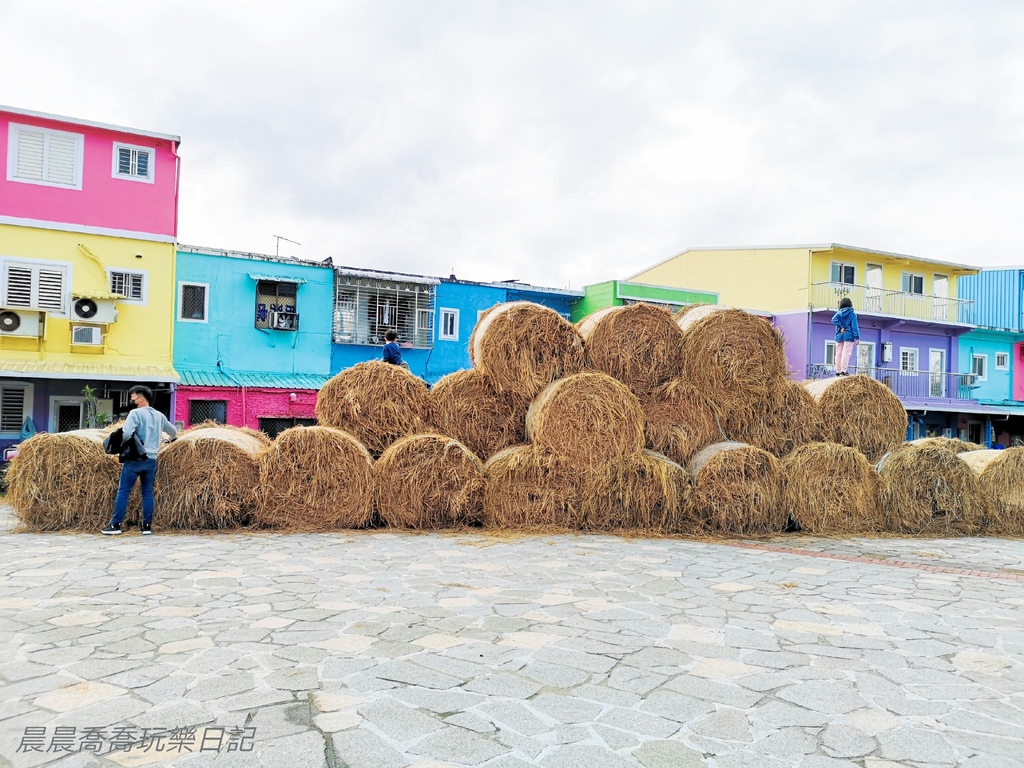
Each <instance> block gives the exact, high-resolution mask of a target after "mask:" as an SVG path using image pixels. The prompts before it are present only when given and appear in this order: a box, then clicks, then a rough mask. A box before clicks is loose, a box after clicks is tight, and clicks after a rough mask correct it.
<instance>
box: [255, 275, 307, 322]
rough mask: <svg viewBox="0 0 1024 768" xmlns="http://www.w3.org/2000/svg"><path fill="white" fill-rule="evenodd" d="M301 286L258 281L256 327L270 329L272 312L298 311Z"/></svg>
mask: <svg viewBox="0 0 1024 768" xmlns="http://www.w3.org/2000/svg"><path fill="white" fill-rule="evenodd" d="M298 289H299V286H298V285H296V284H295V283H274V282H270V281H267V280H260V281H259V282H257V283H256V327H257V328H263V329H269V328H271V327H273V326H271V324H270V321H271V318H270V313H271V312H293V313H294V312H298V311H299V310H298V293H299V290H298Z"/></svg>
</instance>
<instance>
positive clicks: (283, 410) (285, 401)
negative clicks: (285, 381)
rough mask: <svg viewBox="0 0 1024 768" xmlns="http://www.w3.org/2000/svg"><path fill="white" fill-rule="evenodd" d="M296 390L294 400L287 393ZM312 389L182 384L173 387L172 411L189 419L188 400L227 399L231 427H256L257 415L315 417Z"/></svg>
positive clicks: (180, 416) (184, 419)
mask: <svg viewBox="0 0 1024 768" xmlns="http://www.w3.org/2000/svg"><path fill="white" fill-rule="evenodd" d="M293 393H294V394H295V400H294V401H292V400H291V398H290V397H289V396H290V395H291V394H293ZM316 395H317V392H316V390H315V389H291V390H289V389H261V388H256V387H252V388H249V387H247V388H246V389H245V394H244V406H243V393H242V390H241V389H229V388H227V387H181V386H179V387H178V388H177V390H176V400H175V414H176V416H177V418H178V420H179V421H184V422H185V426H186V427H189V426H191V424H189V422H188V412H189V406H188V404H189V401H190V400H226V401H227V403H228V424H230V425H231V426H234V427H251V428H252V429H259V427H260V417H264V418H267V417H286V418H299V419H313V418H316V414H315V413H314V409H315V408H316Z"/></svg>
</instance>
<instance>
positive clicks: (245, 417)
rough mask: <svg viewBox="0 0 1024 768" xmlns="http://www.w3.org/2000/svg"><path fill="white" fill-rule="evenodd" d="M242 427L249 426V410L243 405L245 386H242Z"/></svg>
mask: <svg viewBox="0 0 1024 768" xmlns="http://www.w3.org/2000/svg"><path fill="white" fill-rule="evenodd" d="M242 426H243V427H248V426H249V408H248V407H247V406H246V404H245V385H244V384H243V385H242Z"/></svg>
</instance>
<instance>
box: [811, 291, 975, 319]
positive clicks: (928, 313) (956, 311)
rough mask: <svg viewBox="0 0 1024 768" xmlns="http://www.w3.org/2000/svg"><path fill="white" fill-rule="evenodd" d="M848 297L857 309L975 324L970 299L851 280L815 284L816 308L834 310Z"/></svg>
mask: <svg viewBox="0 0 1024 768" xmlns="http://www.w3.org/2000/svg"><path fill="white" fill-rule="evenodd" d="M846 298H848V299H850V300H851V301H852V302H853V308H854V309H855V310H857V312H864V313H867V314H872V315H888V316H890V317H898V318H904V319H908V320H923V321H925V322H940V323H957V324H960V325H973V324H974V302H973V301H969V300H967V299H951V298H949V297H948V296H928V295H924V294H919V293H905V292H903V291H890V290H886V289H885V288H869V287H868V286H866V285H850V284H849V283H813V284H812V285H811V308H812V309H831V310H833V311H834V310H835V309H836V308H837V307H838V306H839V301H840V300H841V299H846Z"/></svg>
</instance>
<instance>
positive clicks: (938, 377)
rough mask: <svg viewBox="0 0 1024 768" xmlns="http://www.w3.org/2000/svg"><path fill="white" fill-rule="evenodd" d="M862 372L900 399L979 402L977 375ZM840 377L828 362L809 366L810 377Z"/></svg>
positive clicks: (897, 370) (883, 370) (890, 370)
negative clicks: (977, 398)
mask: <svg viewBox="0 0 1024 768" xmlns="http://www.w3.org/2000/svg"><path fill="white" fill-rule="evenodd" d="M856 372H857V373H862V374H865V375H867V376H870V377H871V378H873V379H875V380H876V381H880V382H882V384H884V385H885V386H887V387H888V388H889V389H891V390H892V391H893V393H894V394H895V395H896V396H897V397H899V398H911V399H913V398H917V399H927V398H941V399H944V400H975V399H976V398H975V396H974V391H975V389H977V379H978V377H977V376H976V375H975V374H973V373H949V372H941V373H940V372H937V371H904V370H902V369H900V368H864V367H858V368H857V371H856ZM835 375H836V368H835V366H834V365H826V364H824V363H819V364H813V365H809V366H807V378H809V379H824V378H828V377H829V376H835Z"/></svg>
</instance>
